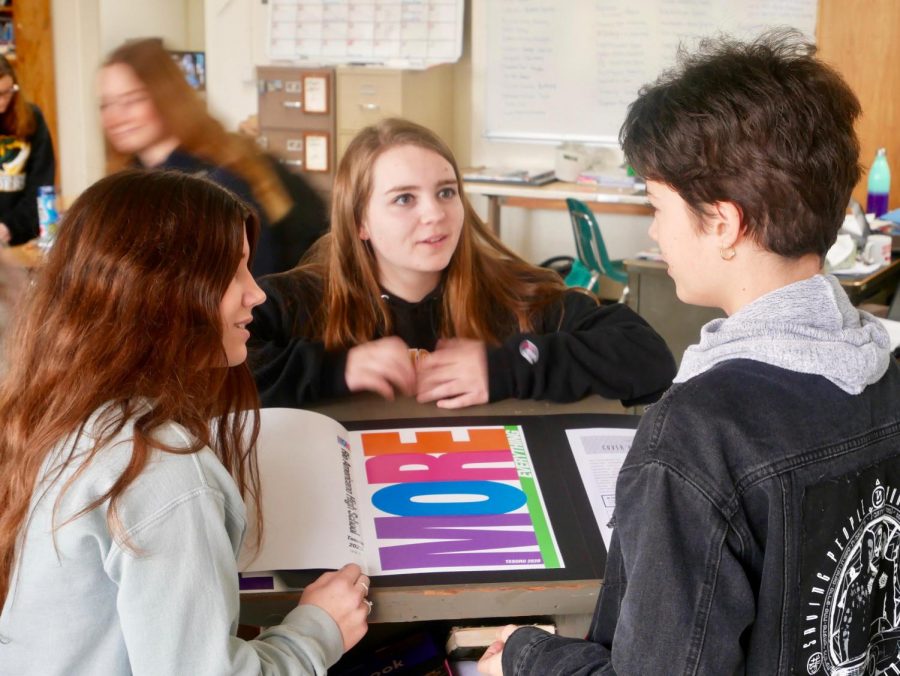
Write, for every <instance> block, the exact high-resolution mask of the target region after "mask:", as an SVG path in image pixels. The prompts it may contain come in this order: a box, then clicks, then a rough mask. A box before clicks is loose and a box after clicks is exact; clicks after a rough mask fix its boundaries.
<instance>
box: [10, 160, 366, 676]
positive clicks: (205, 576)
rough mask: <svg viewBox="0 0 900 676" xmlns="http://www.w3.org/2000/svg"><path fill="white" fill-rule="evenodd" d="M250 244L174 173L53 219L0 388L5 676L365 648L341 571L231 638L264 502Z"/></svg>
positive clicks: (122, 187) (268, 666) (352, 583)
mask: <svg viewBox="0 0 900 676" xmlns="http://www.w3.org/2000/svg"><path fill="white" fill-rule="evenodd" d="M257 230H258V224H257V220H256V217H255V216H254V215H253V214H252V213H251V212H250V211H249V209H248V208H247V207H246V206H245V205H244V204H243V203H242V202H240V201H238V200H237V199H236V198H235V197H234V196H232V195H231V194H230V193H228V192H227V191H225V190H223V189H222V188H220V187H218V186H216V185H214V184H213V183H211V182H209V181H206V180H202V179H197V178H192V177H189V176H185V175H182V174H174V173H170V172H153V173H147V172H137V171H128V172H122V173H120V174H116V175H113V176H110V177H108V178H105V179H103V180H102V181H100V182H98V183H96V184H95V185H94V186H92V187H90V188H89V189H88V190H86V191H85V193H84V194H83V195H82V196H81V197H79V198H78V199H77V200H76V201H75V203H74V204H73V205H72V207H71V209H70V210H69V212H68V213H67V215H66V218H65V221H64V222H63V224H62V227H61V229H60V233H59V238H58V239H57V242H56V244H55V246H54V248H53V249H52V251H51V252H50V255H49V257H48V259H47V262H46V264H45V266H44V268H43V269H42V271H41V273H40V276H39V277H38V279H37V283H36V285H35V287H34V288H33V290H32V292H31V295H30V297H29V298H28V299H27V302H26V306H27V308H28V312H27V313H23V317H22V320H21V323H20V325H19V326H18V328H17V331H16V333H15V334H14V339H13V341H12V343H11V344H10V345H9V350H10V352H11V353H12V354H14V355H15V358H14V359H11V360H10V364H11V366H10V371H9V373H8V374H7V376H6V378H5V380H4V381H3V383H2V385H0V419H2V420H3V425H2V426H0V504H2V505H3V511H2V513H0V603H2V604H3V606H2V607H3V610H2V614H0V665H2V669H0V670H2V671H3V673H15V674H30V673H34V674H63V673H75V672H76V671H77V672H78V673H88V674H125V673H143V674H175V673H188V674H257V673H262V672H263V671H265V672H266V673H291V674H297V673H302V674H312V673H316V674H321V673H324V671H325V669H326V668H327V667H328V666H329V665H330V664H331V663H333V662H335V661H336V660H337V659H338V658H339V657H340V655H341V653H342V652H343V651H344V650H346V649H347V648H349V647H350V646H351V645H353V644H354V643H356V641H358V640H359V639H360V638H361V637H362V635H363V634H364V633H365V629H366V615H367V612H368V608H369V607H368V605H367V604H366V602H365V600H364V594H365V591H366V589H367V588H368V584H369V580H368V578H367V577H365V576H364V575H361V574H360V570H359V568H358V567H357V566H355V565H350V566H346V567H345V568H343V569H341V570H340V571H339V572H337V573H327V574H326V575H325V576H323V577H322V578H320V579H319V580H318V581H316V582H315V583H314V584H312V585H310V586H309V587H308V588H307V590H306V591H305V592H304V594H303V596H302V597H301V599H300V605H299V606H298V607H297V608H295V609H294V610H293V611H291V612H290V613H289V614H288V615H287V617H286V618H285V619H284V622H283V624H281V625H278V626H275V627H271V628H270V629H268V630H267V631H265V632H264V633H263V634H261V635H260V637H259V639H258V640H256V641H253V642H244V641H242V640H240V639H238V638H236V637H235V636H234V630H235V629H236V626H237V619H238V609H239V600H238V575H237V564H236V556H237V553H238V551H239V549H240V547H241V541H242V539H243V536H244V530H245V526H246V511H245V507H244V502H243V499H244V498H247V499H251V500H256V499H257V497H258V495H259V480H258V474H257V470H256V462H255V457H256V456H255V452H256V451H255V443H256V433H257V429H258V410H257V409H258V407H257V396H256V390H255V388H254V385H253V381H252V378H251V376H250V373H249V371H248V369H247V367H246V365H245V363H244V362H245V359H246V344H245V343H246V340H247V338H248V336H249V334H248V333H247V331H246V325H247V323H248V322H249V321H250V320H251V310H252V308H253V307H254V306H255V305H257V304H259V303H261V302H262V301H263V300H264V298H265V296H264V295H263V293H262V291H261V290H260V289H259V287H258V286H257V285H256V283H255V282H254V280H253V278H252V276H251V274H250V272H249V269H248V261H249V259H250V255H251V248H252V246H253V245H255V242H256V236H257ZM260 518H261V517H260ZM257 526H259V524H257Z"/></svg>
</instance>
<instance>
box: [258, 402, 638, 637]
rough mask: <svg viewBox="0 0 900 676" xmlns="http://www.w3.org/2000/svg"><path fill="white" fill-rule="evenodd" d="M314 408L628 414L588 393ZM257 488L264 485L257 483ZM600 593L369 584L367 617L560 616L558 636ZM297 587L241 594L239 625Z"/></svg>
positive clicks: (394, 414)
mask: <svg viewBox="0 0 900 676" xmlns="http://www.w3.org/2000/svg"><path fill="white" fill-rule="evenodd" d="M315 410H316V411H318V412H320V413H324V414H325V415H328V416H331V417H333V418H337V419H339V420H342V421H348V420H384V419H387V418H425V417H429V418H446V417H459V416H484V415H492V416H496V415H514V414H515V415H541V414H548V415H554V414H564V413H613V414H616V413H617V414H622V413H629V412H631V410H630V409H626V408H624V407H623V406H622V405H621V404H620V403H619V402H617V401H610V400H608V399H602V398H600V397H596V396H593V397H588V398H586V399H583V400H582V401H579V402H574V403H571V404H553V403H549V402H543V401H519V400H506V401H502V402H497V403H494V404H486V405H483V406H472V407H470V408H467V409H463V410H462V411H461V412H460V411H455V412H453V411H445V410H443V409H438V408H436V407H435V406H434V405H433V404H419V403H417V402H416V401H415V400H413V399H401V400H399V401H396V402H387V401H384V400H383V399H381V398H380V397H377V396H376V395H372V394H365V395H357V396H353V397H350V398H347V399H340V400H335V401H331V402H328V403H324V404H322V405H320V406H317V407H315ZM263 490H265V487H263ZM599 591H600V580H599V579H591V580H564V581H562V580H561V581H552V582H546V581H542V582H539V583H536V582H509V583H485V584H454V585H450V584H447V585H437V586H429V587H419V586H412V587H410V586H396V587H390V586H384V584H383V583H382V584H381V585H380V586H374V587H373V588H372V591H371V594H370V598H371V599H372V601H373V602H374V604H375V606H374V610H373V612H372V615H371V617H370V621H371V622H373V623H374V622H412V621H422V620H437V619H460V618H483V617H497V616H504V617H525V616H534V615H557V616H560V619H559V620H558V625H559V626H560V627H561V633H562V631H563V630H564V629H565V628H566V627H569V629H568V634H569V635H574V636H578V635H581V636H583V634H584V632H585V631H586V628H587V627H586V624H587V622H588V621H589V619H590V615H591V613H592V612H593V610H594V605H595V604H596V602H597V596H598V594H599ZM299 597H300V593H299V591H289V592H262V593H244V594H242V595H241V615H240V621H241V623H242V624H250V625H257V626H270V625H272V624H275V623H278V622H279V621H281V619H282V618H283V617H284V616H285V615H286V614H287V613H288V612H289V611H290V610H291V609H292V608H293V607H294V606H296V604H297V600H298V599H299Z"/></svg>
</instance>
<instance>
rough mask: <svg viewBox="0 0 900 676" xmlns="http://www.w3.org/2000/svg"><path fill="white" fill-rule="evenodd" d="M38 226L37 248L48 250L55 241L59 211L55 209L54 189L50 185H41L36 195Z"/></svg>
mask: <svg viewBox="0 0 900 676" xmlns="http://www.w3.org/2000/svg"><path fill="white" fill-rule="evenodd" d="M37 207H38V226H39V227H40V239H38V246H40V247H41V248H42V249H49V248H50V247H51V246H53V240H54V239H56V228H57V227H58V226H59V211H58V210H57V208H56V188H55V187H53V186H52V185H42V186H41V187H40V188H38V195H37Z"/></svg>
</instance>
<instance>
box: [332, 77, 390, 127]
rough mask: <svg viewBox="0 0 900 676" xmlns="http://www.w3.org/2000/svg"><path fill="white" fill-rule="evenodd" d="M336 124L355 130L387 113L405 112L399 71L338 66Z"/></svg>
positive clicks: (386, 115)
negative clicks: (359, 69)
mask: <svg viewBox="0 0 900 676" xmlns="http://www.w3.org/2000/svg"><path fill="white" fill-rule="evenodd" d="M337 100H338V110H337V127H338V130H339V131H356V130H359V129H361V128H362V127H365V126H368V125H370V124H374V123H375V122H378V120H381V119H383V118H385V117H397V116H400V115H402V113H403V83H402V73H401V72H400V71H377V70H365V71H355V70H343V69H342V70H338V73H337Z"/></svg>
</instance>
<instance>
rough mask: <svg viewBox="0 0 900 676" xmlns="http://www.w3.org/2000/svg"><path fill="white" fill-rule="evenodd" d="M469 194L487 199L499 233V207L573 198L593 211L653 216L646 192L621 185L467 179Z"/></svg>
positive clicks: (491, 223)
mask: <svg viewBox="0 0 900 676" xmlns="http://www.w3.org/2000/svg"><path fill="white" fill-rule="evenodd" d="M463 190H465V192H466V194H468V195H484V196H485V197H487V198H488V227H490V228H491V230H492V231H493V232H494V234H495V235H497V236H499V235H500V207H501V206H503V205H506V206H510V207H521V208H523V209H566V203H565V200H567V199H568V198H570V197H572V198H575V199H578V200H581V201H582V202H586V203H587V204H588V205H589V206H590V207H591V209H592V210H593V211H602V212H605V213H617V214H627V215H634V216H650V215H652V213H653V211H652V210H651V209H650V201H649V200H648V199H647V195H646V194H644V193H634V192H633V191H631V190H626V189H618V188H598V187H596V186H591V185H582V184H580V183H564V182H562V181H554V182H553V183H548V184H547V185H542V186H532V185H516V184H511V183H493V182H482V181H464V182H463Z"/></svg>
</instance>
